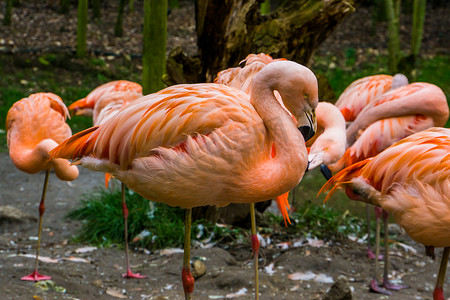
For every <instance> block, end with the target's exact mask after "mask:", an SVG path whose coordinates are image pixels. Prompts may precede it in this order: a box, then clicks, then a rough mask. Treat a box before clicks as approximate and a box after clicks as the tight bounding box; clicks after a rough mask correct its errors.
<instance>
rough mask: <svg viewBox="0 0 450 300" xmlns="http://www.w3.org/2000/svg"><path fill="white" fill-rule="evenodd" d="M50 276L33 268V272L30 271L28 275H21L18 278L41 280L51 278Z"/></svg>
mask: <svg viewBox="0 0 450 300" xmlns="http://www.w3.org/2000/svg"><path fill="white" fill-rule="evenodd" d="M51 279H52V278H51V277H50V276H46V275H41V274H39V273H38V271H37V270H34V271H33V273H31V274H30V275H28V276H23V277H22V278H20V280H26V281H42V280H51Z"/></svg>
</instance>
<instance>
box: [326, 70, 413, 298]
mask: <svg viewBox="0 0 450 300" xmlns="http://www.w3.org/2000/svg"><path fill="white" fill-rule="evenodd" d="M408 83H409V82H408V78H407V77H406V76H405V75H403V74H400V73H399V74H395V75H394V76H391V75H386V74H379V75H370V76H366V77H363V78H360V79H357V80H355V81H354V82H352V83H351V84H350V85H349V86H348V87H347V88H346V89H345V90H344V92H343V93H342V94H341V95H340V96H339V99H338V100H337V101H336V104H335V105H336V106H337V107H338V108H339V110H340V111H341V113H342V115H343V116H344V118H345V121H346V123H347V125H350V124H351V123H352V122H353V121H354V120H355V119H356V117H357V116H358V114H359V113H360V112H361V111H362V110H363V109H364V107H365V106H366V105H368V104H369V103H371V102H373V101H374V100H376V99H377V98H378V97H379V96H381V95H382V94H384V93H386V92H388V91H390V90H393V89H395V88H397V87H400V86H404V85H407V84H408ZM349 146H352V145H347V146H346V148H347V147H349ZM353 148H354V149H358V150H359V148H357V147H356V146H355V147H353ZM359 152H361V151H359ZM376 153H377V152H375V153H372V154H367V155H366V156H361V157H360V159H365V158H367V157H370V156H371V155H374V154H376ZM347 155H348V153H347ZM354 162H356V160H355V161H354ZM344 166H345V164H342V161H341V163H338V164H330V165H328V166H327V167H322V168H321V171H322V174H324V177H325V178H326V179H327V180H328V179H330V178H331V176H332V172H331V171H330V168H331V169H333V171H334V172H337V171H339V170H341V169H342V168H344ZM366 211H367V213H366V218H367V236H368V239H367V256H368V257H369V258H370V259H375V254H374V253H373V251H372V247H371V243H370V233H371V230H370V208H369V205H368V204H367V205H366ZM382 215H383V213H382V211H381V210H380V209H379V208H378V207H375V217H376V223H377V226H379V225H378V224H379V222H380V218H381V216H382ZM383 217H384V220H385V221H387V216H386V215H383ZM385 225H387V224H386V223H385ZM376 238H377V241H378V238H379V235H378V234H376ZM378 247H379V243H378V242H376V246H375V248H376V249H379V248H378ZM376 257H377V259H379V258H381V257H382V256H380V255H377V256H376ZM385 267H386V265H385ZM377 268H378V265H377V262H376V269H377ZM377 270H378V269H377ZM380 292H381V290H380Z"/></svg>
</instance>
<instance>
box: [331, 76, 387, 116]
mask: <svg viewBox="0 0 450 300" xmlns="http://www.w3.org/2000/svg"><path fill="white" fill-rule="evenodd" d="M391 86H392V76H390V75H373V76H367V77H363V78H360V79H358V80H356V81H354V82H353V83H351V84H350V85H349V86H348V87H347V88H346V89H345V90H344V92H343V93H342V94H341V96H340V97H339V99H338V100H337V101H336V106H337V107H338V108H339V109H340V111H341V113H342V115H343V116H344V118H345V120H346V121H347V122H352V121H354V120H355V118H356V117H357V116H358V114H359V113H360V112H361V111H362V110H363V109H364V107H365V106H366V105H367V104H369V103H371V102H372V101H373V100H375V99H376V98H377V97H378V96H380V95H382V94H384V93H385V92H387V91H389V90H390V89H391Z"/></svg>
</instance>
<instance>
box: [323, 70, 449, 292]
mask: <svg viewBox="0 0 450 300" xmlns="http://www.w3.org/2000/svg"><path fill="white" fill-rule="evenodd" d="M378 76H382V78H384V76H385V75H378ZM396 79H397V80H396ZM372 80H374V79H373V77H372ZM392 80H393V81H392V82H391V85H392V86H393V87H396V88H395V89H393V90H391V91H389V92H386V93H384V94H381V95H378V96H377V97H376V98H371V99H370V101H369V103H368V104H366V105H365V107H364V108H363V109H362V110H361V111H360V112H359V113H358V114H357V116H356V118H355V119H354V120H353V122H352V123H351V124H350V125H349V126H348V128H347V144H348V145H349V148H347V150H346V152H345V154H344V156H343V157H342V158H341V159H340V160H339V161H338V162H337V163H335V164H333V165H331V166H329V167H330V169H331V170H333V171H334V172H336V171H339V170H341V169H342V168H345V167H346V166H349V165H351V164H354V163H356V162H358V161H361V160H363V159H366V158H368V157H372V156H374V155H376V154H378V153H380V152H381V151H383V150H384V149H386V148H387V147H388V146H390V145H392V144H393V143H394V142H396V141H399V140H400V139H402V138H404V137H407V136H409V135H411V134H412V133H415V132H418V131H421V130H424V129H427V128H430V127H432V126H443V125H444V124H445V122H446V120H447V119H448V115H449V109H448V104H447V99H446V97H445V95H444V93H443V92H442V90H441V89H440V88H439V87H437V86H435V85H433V84H429V83H423V82H421V83H420V82H416V83H412V84H408V85H404V83H405V78H404V76H403V75H401V76H400V75H396V76H394V77H393V79H392ZM362 82H367V81H364V80H363V81H362ZM369 82H370V81H369ZM350 86H352V85H350ZM376 86H377V85H374V84H373V83H371V84H368V85H367V86H365V87H366V88H372V89H374V88H375V87H376ZM363 87H364V86H363ZM363 87H361V86H359V87H358V89H355V90H354V94H358V93H359V94H361V95H366V94H365V93H362V90H364V89H363ZM346 91H347V90H346ZM369 94H370V93H369ZM353 99H356V100H354V101H357V100H358V99H359V98H357V97H356V96H355V95H354V96H353ZM344 102H345V101H344ZM339 103H343V102H342V101H341V102H340V101H338V102H337V105H338V107H339ZM346 105H347V106H346V107H348V103H347V104H346ZM339 108H340V109H341V111H342V109H343V108H342V107H339ZM344 111H345V110H344ZM347 113H348V110H347ZM344 115H345V114H344ZM376 213H377V234H376V236H377V241H378V237H379V217H380V216H381V215H382V216H383V219H384V224H385V239H386V241H387V234H388V230H387V225H388V223H387V217H388V215H387V214H386V213H383V212H382V211H379V210H377V211H376ZM368 222H369V221H368ZM368 224H369V223H368ZM368 228H369V227H368ZM369 234H370V231H369ZM369 236H370V235H369ZM378 246H379V244H378V242H376V254H375V255H373V257H374V258H375V257H378V254H377V253H379V247H378ZM385 251H386V253H385V266H384V275H383V285H384V287H386V288H388V289H400V288H404V287H403V286H395V285H392V284H391V283H390V282H389V280H388V277H387V276H388V267H389V254H388V253H389V247H388V244H387V242H386V244H385ZM369 254H371V251H370V244H369ZM376 278H378V261H377V260H376V261H375V279H374V280H372V281H371V284H370V287H371V289H372V290H373V291H376V292H380V293H385V294H389V292H388V291H386V290H384V289H381V288H379V286H378V283H377V280H376Z"/></svg>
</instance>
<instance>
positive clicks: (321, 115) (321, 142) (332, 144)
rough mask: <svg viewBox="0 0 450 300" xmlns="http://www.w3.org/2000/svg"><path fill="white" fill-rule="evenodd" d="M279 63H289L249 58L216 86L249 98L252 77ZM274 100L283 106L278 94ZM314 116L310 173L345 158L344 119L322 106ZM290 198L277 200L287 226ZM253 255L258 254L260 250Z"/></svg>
mask: <svg viewBox="0 0 450 300" xmlns="http://www.w3.org/2000/svg"><path fill="white" fill-rule="evenodd" d="M276 61H287V59H285V58H278V59H273V58H272V57H271V56H270V55H267V54H265V53H259V54H249V55H248V56H247V57H246V58H245V59H244V60H242V61H241V62H240V65H242V67H235V68H229V69H225V70H223V71H220V72H219V73H218V74H217V77H216V78H215V79H214V82H215V83H219V84H224V85H227V86H231V87H235V88H238V89H240V90H242V91H244V92H246V93H247V94H248V93H250V91H251V88H252V82H253V77H254V76H255V75H256V74H258V72H259V71H260V70H261V69H262V68H263V67H264V66H266V65H268V64H270V63H273V62H276ZM275 97H276V98H277V99H278V101H279V102H280V103H282V101H281V99H280V96H279V94H278V93H277V92H276V91H275ZM315 113H316V121H317V131H316V133H315V135H314V136H313V137H308V139H307V143H306V145H307V147H310V149H311V152H309V155H308V170H312V169H314V168H315V167H317V166H319V165H321V164H325V165H328V164H331V163H334V162H336V161H337V160H339V159H340V158H341V157H342V155H343V154H344V152H345V147H346V135H345V119H344V118H343V116H342V114H341V113H340V111H339V110H338V109H337V108H336V107H335V106H334V105H333V104H331V103H327V102H319V103H318V105H317V108H316V111H315ZM293 195H294V196H295V194H293ZM288 196H289V192H287V193H285V194H283V195H281V196H278V197H276V198H275V199H274V200H275V203H276V204H277V207H278V209H279V211H280V212H281V214H282V216H283V219H284V222H285V225H286V226H287V223H291V222H290V220H289V214H288V210H289V209H290V206H289V201H288ZM253 251H254V252H256V253H257V249H254V250H253Z"/></svg>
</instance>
